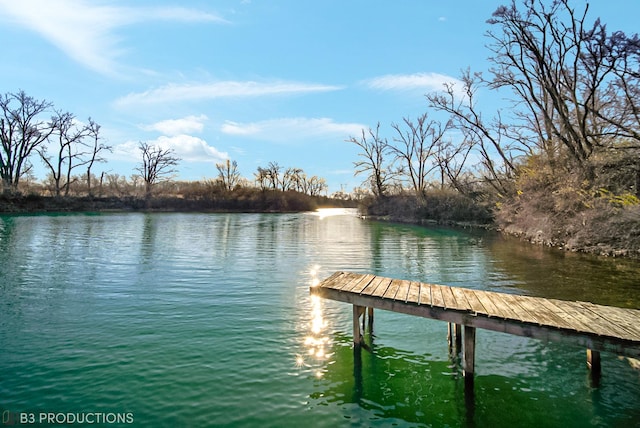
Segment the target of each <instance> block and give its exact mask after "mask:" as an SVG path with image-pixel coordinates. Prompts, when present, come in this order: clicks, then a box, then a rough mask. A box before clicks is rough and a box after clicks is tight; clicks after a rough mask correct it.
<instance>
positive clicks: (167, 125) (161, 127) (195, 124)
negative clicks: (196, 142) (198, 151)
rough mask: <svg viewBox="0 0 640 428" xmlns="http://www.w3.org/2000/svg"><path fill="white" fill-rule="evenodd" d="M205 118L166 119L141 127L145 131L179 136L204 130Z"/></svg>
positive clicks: (200, 116)
mask: <svg viewBox="0 0 640 428" xmlns="http://www.w3.org/2000/svg"><path fill="white" fill-rule="evenodd" d="M207 119H208V118H207V116H205V115H204V114H201V115H199V116H187V117H183V118H181V119H168V120H162V121H160V122H156V123H152V124H151V125H141V126H140V127H141V128H142V129H144V130H145V131H158V132H160V133H162V134H164V135H170V136H176V135H181V134H192V133H200V132H202V130H203V129H204V122H205V121H206V120H207Z"/></svg>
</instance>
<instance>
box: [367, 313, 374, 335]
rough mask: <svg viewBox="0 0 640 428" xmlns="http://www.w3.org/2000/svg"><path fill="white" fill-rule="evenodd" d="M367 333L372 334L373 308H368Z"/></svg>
mask: <svg viewBox="0 0 640 428" xmlns="http://www.w3.org/2000/svg"><path fill="white" fill-rule="evenodd" d="M368 327H369V334H373V308H369V325H368Z"/></svg>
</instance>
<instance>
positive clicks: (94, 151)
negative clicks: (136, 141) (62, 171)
mask: <svg viewBox="0 0 640 428" xmlns="http://www.w3.org/2000/svg"><path fill="white" fill-rule="evenodd" d="M100 129H101V126H100V125H99V124H97V123H96V122H95V121H94V120H93V119H91V118H89V123H88V125H87V134H88V135H87V136H88V137H89V138H90V139H91V142H90V143H88V145H89V148H90V150H89V157H88V159H87V161H86V166H87V193H88V194H89V196H92V195H93V188H92V187H91V185H92V183H91V169H92V168H93V165H94V164H95V163H96V162H106V159H105V158H104V157H102V154H101V153H102V152H105V151H108V152H111V151H112V150H113V148H112V147H111V146H109V145H106V144H104V143H103V142H102V137H101V136H100Z"/></svg>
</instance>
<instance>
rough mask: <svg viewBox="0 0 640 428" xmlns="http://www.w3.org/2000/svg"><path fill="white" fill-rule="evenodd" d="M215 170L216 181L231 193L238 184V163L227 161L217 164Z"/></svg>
mask: <svg viewBox="0 0 640 428" xmlns="http://www.w3.org/2000/svg"><path fill="white" fill-rule="evenodd" d="M216 169H217V170H218V179H219V180H220V182H221V183H222V185H223V186H224V188H225V189H227V190H229V191H231V190H233V189H234V188H235V187H236V185H237V184H238V183H239V182H240V173H239V172H238V162H236V161H231V160H229V159H227V160H226V162H221V163H217V164H216Z"/></svg>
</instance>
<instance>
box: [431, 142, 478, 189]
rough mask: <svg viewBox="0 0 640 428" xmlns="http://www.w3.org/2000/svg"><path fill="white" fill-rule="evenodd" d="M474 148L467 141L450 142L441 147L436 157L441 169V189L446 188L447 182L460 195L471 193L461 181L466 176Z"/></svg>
mask: <svg viewBox="0 0 640 428" xmlns="http://www.w3.org/2000/svg"><path fill="white" fill-rule="evenodd" d="M472 148H473V145H471V144H469V143H468V142H467V141H466V140H463V141H462V142H461V143H454V142H453V141H451V140H448V141H444V142H443V143H442V144H440V145H439V147H438V150H437V152H436V153H435V157H436V161H437V163H438V168H439V169H440V188H444V187H445V182H446V181H448V182H449V185H450V186H451V187H453V188H454V189H455V190H457V191H459V192H460V193H463V194H468V193H469V192H468V186H467V185H466V183H464V182H463V181H462V180H461V177H462V176H463V175H464V174H463V173H464V172H465V167H466V163H467V159H468V158H469V153H471V149H472Z"/></svg>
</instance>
